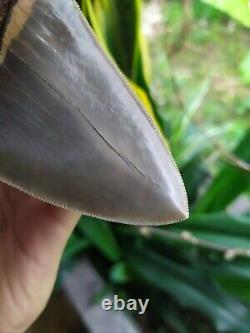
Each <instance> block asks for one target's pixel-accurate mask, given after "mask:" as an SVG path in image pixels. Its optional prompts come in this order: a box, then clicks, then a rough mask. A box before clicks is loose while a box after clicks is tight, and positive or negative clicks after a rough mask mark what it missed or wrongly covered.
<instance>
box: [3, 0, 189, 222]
mask: <svg viewBox="0 0 250 333" xmlns="http://www.w3.org/2000/svg"><path fill="white" fill-rule="evenodd" d="M8 22H9V23H8V25H7V27H6V29H5V33H4V36H3V40H2V52H1V55H0V179H1V180H2V181H4V182H7V183H9V184H11V185H13V186H15V187H17V188H19V189H21V190H23V191H25V192H27V193H30V194H32V195H33V196H35V197H38V198H41V199H43V200H45V201H48V202H51V203H53V204H55V205H57V206H62V207H66V208H71V209H76V210H79V211H81V212H83V213H84V214H87V215H91V216H96V217H100V218H103V219H107V220H111V221H117V222H124V223H130V224H139V225H140V224H141V225H147V224H150V225H153V224H155V225H159V224H167V223H170V222H174V221H179V220H182V219H185V218H187V217H188V205H187V198H186V192H185V188H184V185H183V182H182V179H181V176H180V174H179V171H178V170H177V168H176V166H175V163H174V161H173V158H172V157H171V154H170V152H169V151H168V149H167V147H166V146H165V144H164V142H163V140H162V138H161V136H160V134H159V133H158V131H157V130H156V129H155V127H154V125H153V122H152V121H151V119H149V117H148V116H147V114H146V112H145V111H144V110H143V108H142V107H141V105H140V104H139V102H138V101H137V100H136V98H135V97H134V95H133V94H132V92H131V91H130V90H129V88H128V86H127V84H126V82H125V80H124V79H123V78H122V76H121V74H119V73H118V71H117V70H116V69H115V67H114V65H113V64H112V63H111V61H110V60H108V58H107V57H106V56H105V55H104V53H103V51H102V50H101V48H100V46H99V45H98V43H97V42H96V40H95V38H94V36H93V34H92V32H91V30H90V27H89V26H88V23H87V22H86V20H85V19H84V18H83V17H82V15H81V13H80V10H79V8H78V7H77V5H76V3H75V2H73V1H72V0H67V1H65V0H53V1H52V0H17V2H16V3H15V5H14V7H13V9H12V11H11V15H10V17H9V20H8Z"/></svg>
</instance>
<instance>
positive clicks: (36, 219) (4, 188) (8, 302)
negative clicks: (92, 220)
mask: <svg viewBox="0 0 250 333" xmlns="http://www.w3.org/2000/svg"><path fill="white" fill-rule="evenodd" d="M79 218H80V214H79V213H74V212H70V211H66V210H63V209H60V208H56V207H54V206H52V205H49V204H46V203H44V202H41V201H39V200H37V199H34V198H32V197H30V196H28V195H27V194H24V193H22V192H20V191H18V190H16V189H14V188H12V187H10V186H8V185H6V184H3V183H1V182H0V333H23V332H25V330H27V329H28V327H29V326H30V325H31V324H32V323H33V322H34V321H35V320H36V319H37V317H38V316H39V315H40V314H41V312H42V311H43V309H44V308H45V306H46V304H47V302H48V299H49V296H50V294H51V292H52V289H53V286H54V283H55V279H56V275H57V271H58V267H59V263H60V259H61V256H62V253H63V250H64V247H65V245H66V243H67V240H68V238H69V236H70V235H71V233H72V231H73V229H74V227H75V225H76V223H77V222H78V220H79Z"/></svg>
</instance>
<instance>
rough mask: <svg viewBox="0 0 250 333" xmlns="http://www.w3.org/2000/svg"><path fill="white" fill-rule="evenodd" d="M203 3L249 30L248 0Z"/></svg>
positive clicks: (207, 0) (249, 11)
mask: <svg viewBox="0 0 250 333" xmlns="http://www.w3.org/2000/svg"><path fill="white" fill-rule="evenodd" d="M203 2H205V3H207V4H209V5H211V6H213V7H215V8H217V9H219V10H221V11H222V12H224V13H226V14H228V15H230V16H231V17H232V18H234V19H235V20H237V21H239V22H240V23H241V24H243V25H245V26H246V27H248V28H250V6H249V1H248V0H203Z"/></svg>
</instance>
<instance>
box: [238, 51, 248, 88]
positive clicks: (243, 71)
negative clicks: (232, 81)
mask: <svg viewBox="0 0 250 333" xmlns="http://www.w3.org/2000/svg"><path fill="white" fill-rule="evenodd" d="M240 77H241V80H242V82H243V83H245V84H247V85H250V53H248V54H247V55H246V57H245V58H244V59H243V61H242V62H241V64H240Z"/></svg>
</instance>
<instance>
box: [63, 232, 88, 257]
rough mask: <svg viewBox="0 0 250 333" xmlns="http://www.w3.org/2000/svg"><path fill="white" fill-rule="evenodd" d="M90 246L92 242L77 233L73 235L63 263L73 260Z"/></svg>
mask: <svg viewBox="0 0 250 333" xmlns="http://www.w3.org/2000/svg"><path fill="white" fill-rule="evenodd" d="M89 245H90V242H89V241H88V240H87V239H86V238H83V237H80V236H79V235H78V234H77V233H73V234H72V236H71V237H70V239H69V241H68V244H67V246H66V249H65V251H64V255H63V261H68V260H71V259H72V258H73V257H75V256H77V255H78V254H80V253H83V251H84V250H86V249H87V248H88V247H89Z"/></svg>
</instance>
